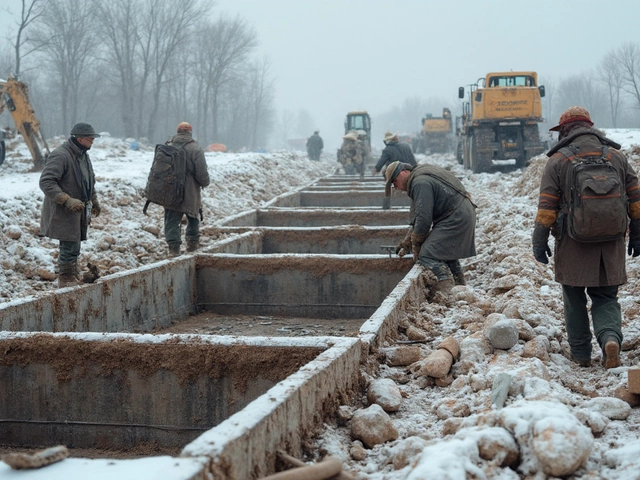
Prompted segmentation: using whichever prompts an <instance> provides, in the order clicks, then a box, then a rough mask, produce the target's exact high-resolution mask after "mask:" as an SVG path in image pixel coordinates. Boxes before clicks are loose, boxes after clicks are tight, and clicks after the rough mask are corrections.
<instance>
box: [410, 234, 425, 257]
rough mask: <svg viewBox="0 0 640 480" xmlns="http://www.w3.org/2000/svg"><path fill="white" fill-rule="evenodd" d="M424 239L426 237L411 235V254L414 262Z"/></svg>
mask: <svg viewBox="0 0 640 480" xmlns="http://www.w3.org/2000/svg"><path fill="white" fill-rule="evenodd" d="M426 239H427V236H426V235H420V234H419V233H412V234H411V252H412V253H413V261H414V262H417V261H418V257H419V256H420V248H422V244H423V243H424V241H425V240H426Z"/></svg>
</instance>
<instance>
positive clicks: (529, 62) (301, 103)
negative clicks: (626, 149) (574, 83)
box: [216, 0, 640, 134]
mask: <svg viewBox="0 0 640 480" xmlns="http://www.w3.org/2000/svg"><path fill="white" fill-rule="evenodd" d="M216 10H218V11H227V12H229V13H231V14H235V13H239V14H241V15H242V16H243V17H245V18H247V19H248V20H249V21H250V22H251V23H252V24H253V25H254V26H255V28H256V30H257V32H258V37H259V39H260V42H261V45H260V50H261V51H262V52H264V53H265V54H266V55H268V56H269V58H270V59H271V61H272V62H273V72H274V74H275V76H276V77H277V81H278V83H277V96H276V106H277V108H278V109H284V108H286V109H291V110H294V111H296V110H298V109H300V108H306V109H307V110H309V112H310V113H311V115H312V116H313V117H314V118H315V119H316V122H317V123H318V127H319V128H320V130H321V134H322V131H324V132H330V133H332V134H336V132H337V134H339V133H340V129H341V128H342V122H343V119H344V115H345V113H346V112H347V111H348V110H354V109H366V110H368V111H369V113H370V114H371V116H372V118H373V122H374V125H375V118H376V113H382V112H384V111H387V110H389V109H390V108H392V107H393V106H397V105H400V104H401V103H402V101H403V100H404V99H405V98H407V97H411V96H420V97H423V98H429V97H440V98H448V99H450V107H451V108H452V110H454V111H455V112H457V111H458V109H459V101H458V99H457V88H458V87H459V86H463V85H468V84H470V83H474V82H475V81H476V80H477V79H478V78H479V77H483V76H484V75H485V74H486V73H487V72H489V71H496V70H498V71H499V70H535V71H537V72H538V74H539V76H540V78H541V81H542V82H543V83H544V80H545V78H547V79H554V78H558V79H559V78H560V77H565V76H569V75H572V74H576V73H580V72H582V71H585V70H589V69H592V68H594V67H595V66H596V64H597V63H598V62H599V61H600V60H601V59H602V58H603V57H604V55H605V54H606V53H608V52H609V51H611V50H612V49H614V48H617V47H619V46H620V45H621V44H622V43H624V42H629V41H632V42H638V41H640V34H638V25H637V21H638V18H639V16H640V2H638V1H637V0H612V1H609V2H603V1H600V0H578V1H574V0H531V1H521V0H482V1H477V0H443V1H435V0H398V1H396V2H390V1H381V0H348V1H346V0H322V1H308V0H297V1H296V0H268V1H265V0H217V8H216ZM418 121H419V119H416V122H418ZM336 126H337V129H336V128H335V127H336ZM376 127H378V128H376V130H377V131H378V132H382V131H384V130H386V127H385V126H383V125H376ZM418 128H419V126H418V125H416V130H417V129H418Z"/></svg>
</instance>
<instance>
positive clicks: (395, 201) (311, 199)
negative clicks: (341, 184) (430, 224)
mask: <svg viewBox="0 0 640 480" xmlns="http://www.w3.org/2000/svg"><path fill="white" fill-rule="evenodd" d="M383 199H384V187H383V188H382V189H378V190H341V191H308V190H303V191H300V192H296V193H293V194H291V195H290V196H287V197H279V198H278V199H277V201H274V202H270V203H269V206H270V207H380V208H382V202H383ZM391 204H392V205H394V206H403V207H409V206H411V199H410V198H409V197H408V196H407V195H405V194H397V195H394V196H393V198H392V200H391Z"/></svg>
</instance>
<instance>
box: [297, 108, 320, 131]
mask: <svg viewBox="0 0 640 480" xmlns="http://www.w3.org/2000/svg"><path fill="white" fill-rule="evenodd" d="M315 128H316V121H315V119H314V118H313V116H312V115H311V113H309V110H307V109H306V108H301V109H300V110H298V116H297V118H296V128H295V134H296V135H297V136H298V137H301V138H303V137H304V138H306V137H308V136H310V135H311V133H312V132H313V130H314V129H315Z"/></svg>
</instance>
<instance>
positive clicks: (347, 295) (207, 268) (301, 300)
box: [196, 254, 413, 318]
mask: <svg viewBox="0 0 640 480" xmlns="http://www.w3.org/2000/svg"><path fill="white" fill-rule="evenodd" d="M412 266H413V260H410V259H406V258H405V259H400V258H393V259H390V258H388V257H386V256H383V255H375V256H374V255H361V256H354V257H348V256H337V255H336V256H332V255H317V256H312V255H308V256H305V255H295V256H294V255H269V256H235V255H222V254H221V255H200V256H199V257H198V267H197V282H196V284H197V300H196V301H197V304H198V307H199V308H201V309H204V310H208V311H211V312H214V313H218V314H225V315H239V314H243V315H284V316H300V317H308V318H367V317H368V316H369V315H371V314H372V313H373V312H374V311H375V310H376V309H377V308H378V306H379V305H380V303H381V302H382V301H383V300H384V298H385V297H386V296H387V295H388V294H389V292H391V291H392V290H393V288H394V287H395V286H396V285H397V283H398V282H399V281H400V280H401V279H402V278H403V277H404V276H405V275H406V274H407V272H408V271H409V270H410V269H411V267H412Z"/></svg>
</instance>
